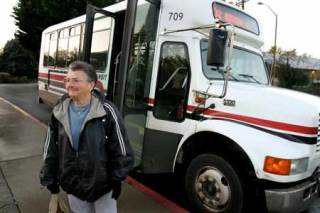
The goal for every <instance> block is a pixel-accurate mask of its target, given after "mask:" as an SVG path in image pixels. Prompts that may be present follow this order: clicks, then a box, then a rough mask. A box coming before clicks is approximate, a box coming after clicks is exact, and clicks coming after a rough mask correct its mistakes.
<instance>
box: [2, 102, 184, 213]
mask: <svg viewBox="0 0 320 213" xmlns="http://www.w3.org/2000/svg"><path fill="white" fill-rule="evenodd" d="M45 133H46V126H45V125H44V124H42V123H40V122H39V121H37V120H36V119H35V118H33V117H31V116H30V115H28V114H27V113H25V112H23V111H22V110H20V109H19V108H18V107H15V106H14V105H12V104H10V103H8V102H7V101H5V100H4V99H2V98H1V97H0V213H2V212H5V213H16V212H22V213H46V212H48V204H49V198H50V194H49V193H48V191H47V190H45V189H41V188H40V184H39V178H38V174H39V170H40V167H41V164H42V148H43V140H44V137H45ZM133 186H135V187H133ZM137 186H138V187H137ZM137 188H140V189H142V190H138V189H137ZM150 191H151V192H152V190H150V189H148V188H146V187H144V186H143V185H141V184H140V183H138V182H136V181H135V180H134V179H132V178H130V177H129V178H128V180H127V182H126V183H124V184H123V190H122V194H121V197H120V199H119V201H118V212H120V213H121V212H123V213H126V212H130V213H131V212H152V213H158V212H159V213H160V212H161V213H166V212H172V211H173V209H175V210H174V211H175V212H183V209H180V207H178V206H175V204H173V203H170V201H166V200H165V198H162V197H161V196H158V199H157V198H156V199H154V197H151V196H152V195H151V196H150V193H149V195H148V192H150ZM151 194H153V195H154V194H156V193H155V192H152V193H151ZM160 203H162V204H160ZM170 205H171V207H172V206H173V208H171V210H169V208H166V207H165V206H167V207H168V206H170Z"/></svg>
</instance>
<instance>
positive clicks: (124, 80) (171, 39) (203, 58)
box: [39, 0, 320, 213]
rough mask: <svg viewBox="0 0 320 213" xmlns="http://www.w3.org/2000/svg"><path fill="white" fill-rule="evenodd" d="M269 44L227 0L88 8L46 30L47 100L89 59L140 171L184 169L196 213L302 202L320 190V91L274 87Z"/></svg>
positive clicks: (282, 208)
mask: <svg viewBox="0 0 320 213" xmlns="http://www.w3.org/2000/svg"><path fill="white" fill-rule="evenodd" d="M262 45H263V37H262V29H261V26H260V25H259V22H258V21H257V20H256V19H255V18H254V17H253V16H251V15H249V14H248V13H247V12H245V11H244V10H241V9H239V8H237V7H235V6H232V5H229V4H227V3H225V2H223V1H219V0H201V1H196V0H130V1H129V2H128V1H122V2H119V3H116V4H114V5H111V6H108V7H106V8H103V9H99V8H96V7H93V6H88V7H87V14H86V15H83V16H80V17H77V18H74V19H71V20H68V21H65V22H63V23H60V24H57V25H54V26H50V27H49V28H47V29H46V30H44V31H43V34H42V44H41V54H40V55H41V56H40V63H39V100H40V101H43V102H45V103H48V104H50V105H53V104H54V103H55V102H56V101H57V99H58V98H59V97H60V96H61V95H63V94H64V93H65V92H66V91H65V89H64V83H63V79H64V77H65V75H66V72H67V66H68V64H69V63H70V62H72V61H74V60H77V59H82V60H85V61H88V62H90V63H91V64H92V65H94V67H95V68H96V70H97V73H98V78H99V81H98V83H97V88H98V89H99V90H101V91H103V92H104V93H105V94H106V95H107V98H108V99H110V100H112V101H114V102H115V104H116V105H117V106H118V107H119V109H120V111H121V112H122V113H123V116H124V119H125V123H126V126H127V129H128V134H129V137H130V141H131V143H132V145H133V147H134V150H135V157H136V166H137V168H138V170H139V171H141V172H143V173H177V174H179V175H180V176H181V177H183V178H182V179H181V181H183V182H184V185H185V191H186V194H187V197H188V200H189V201H190V206H191V208H192V210H193V211H194V212H210V213H213V212H221V213H226V212H230V213H237V212H241V211H242V212H248V211H246V208H247V207H248V206H252V205H254V204H257V203H259V205H260V203H261V206H264V207H259V208H260V209H256V212H263V211H264V209H268V211H269V212H286V213H289V212H301V211H303V210H304V209H306V208H308V206H310V205H311V203H312V202H313V201H314V200H315V199H316V198H317V197H318V194H319V168H320V138H319V135H318V131H319V130H318V129H319V118H320V115H319V113H320V99H319V98H318V97H315V96H312V95H308V94H304V93H299V92H295V91H291V90H287V89H281V88H276V87H272V86H271V85H270V80H269V77H268V72H267V70H266V66H265V63H264V60H263V57H262V52H261V50H260V48H261V46H262ZM256 200H259V202H258V201H256Z"/></svg>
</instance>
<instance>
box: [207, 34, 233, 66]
mask: <svg viewBox="0 0 320 213" xmlns="http://www.w3.org/2000/svg"><path fill="white" fill-rule="evenodd" d="M227 41H228V32H227V31H226V30H223V29H219V28H215V29H211V30H210V34H209V42H208V55H207V64H208V65H211V66H217V67H223V66H224V63H225V55H226V54H225V53H226V49H227Z"/></svg>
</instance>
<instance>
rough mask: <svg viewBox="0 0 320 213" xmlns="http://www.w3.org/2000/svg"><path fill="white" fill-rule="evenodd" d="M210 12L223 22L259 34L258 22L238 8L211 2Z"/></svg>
mask: <svg viewBox="0 0 320 213" xmlns="http://www.w3.org/2000/svg"><path fill="white" fill-rule="evenodd" d="M212 12H213V16H214V17H215V18H216V19H219V20H220V21H221V22H223V23H230V24H232V25H234V26H236V27H239V28H241V29H243V30H246V31H249V32H252V33H254V34H257V35H259V26H258V22H257V21H256V20H255V19H254V18H253V17H251V16H249V15H247V14H245V13H243V12H241V11H240V10H237V9H235V8H232V7H229V6H227V5H224V4H221V3H218V2H213V4H212Z"/></svg>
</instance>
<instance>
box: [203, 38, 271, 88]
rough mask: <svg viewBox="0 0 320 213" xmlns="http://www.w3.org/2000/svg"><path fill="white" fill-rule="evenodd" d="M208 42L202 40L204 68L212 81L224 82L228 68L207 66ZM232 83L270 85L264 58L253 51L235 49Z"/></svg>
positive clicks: (231, 75)
mask: <svg viewBox="0 0 320 213" xmlns="http://www.w3.org/2000/svg"><path fill="white" fill-rule="evenodd" d="M207 51H208V40H204V39H203V40H201V58H202V67H203V72H204V74H205V76H206V77H207V78H208V79H210V80H223V79H224V71H225V68H226V67H215V66H210V65H207ZM229 80H231V81H241V82H250V83H257V84H268V77H267V72H266V67H265V64H264V61H263V58H262V57H261V56H260V55H258V54H256V53H253V52H251V51H248V50H245V49H242V48H237V47H234V48H233V50H232V57H231V72H230V76H229Z"/></svg>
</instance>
